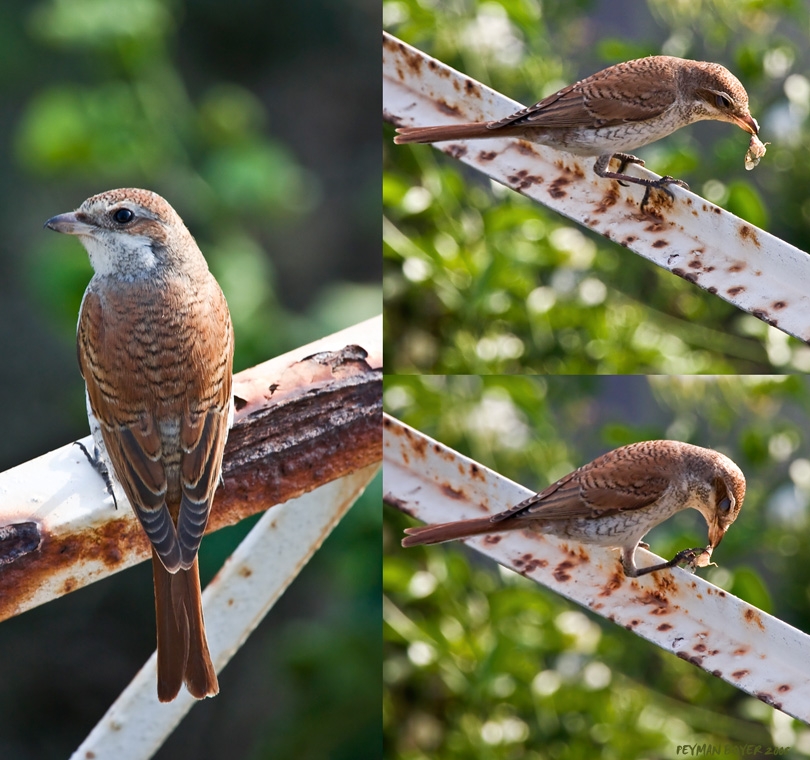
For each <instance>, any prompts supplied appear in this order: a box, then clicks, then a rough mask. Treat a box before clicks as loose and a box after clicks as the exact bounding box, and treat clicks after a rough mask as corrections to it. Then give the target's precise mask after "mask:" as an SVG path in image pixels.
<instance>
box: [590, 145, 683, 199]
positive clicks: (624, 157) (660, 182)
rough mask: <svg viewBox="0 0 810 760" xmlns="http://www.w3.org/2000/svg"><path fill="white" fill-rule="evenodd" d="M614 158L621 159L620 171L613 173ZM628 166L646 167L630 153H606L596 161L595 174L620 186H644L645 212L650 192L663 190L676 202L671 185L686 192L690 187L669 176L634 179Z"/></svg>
mask: <svg viewBox="0 0 810 760" xmlns="http://www.w3.org/2000/svg"><path fill="white" fill-rule="evenodd" d="M614 158H618V159H619V162H620V163H619V171H617V172H612V171H610V170H609V169H608V167H609V165H610V161H611V160H612V159H614ZM628 164H637V165H638V166H644V162H643V161H642V160H641V159H640V158H636V157H635V156H631V155H630V154H629V153H612V154H610V153H605V154H603V155H601V156H599V158H598V159H597V160H596V163H595V164H594V166H593V170H594V172H596V174H598V175H599V176H600V177H604V178H605V179H615V180H616V181H617V182H618V183H619V184H620V185H623V186H624V187H627V186H628V185H631V184H632V185H642V186H643V187H645V188H646V191H645V193H644V197H643V198H642V199H641V210H642V211H643V210H644V207H645V206H646V205H647V202H648V201H649V200H650V190H653V189H655V190H662V191H663V192H665V193H666V194H667V195H668V196H669V197H670V198H672V199H673V200H675V196H674V194H673V193H672V191H671V190H670V189H669V185H678V186H679V187H682V188H684V189H685V190H688V189H689V185H687V184H686V182H684V181H683V180H682V179H676V178H675V177H670V176H669V175H667V176H665V177H659V178H658V179H647V178H646V177H634V176H633V175H631V174H625V171H624V170H625V169H626V168H627V165H628Z"/></svg>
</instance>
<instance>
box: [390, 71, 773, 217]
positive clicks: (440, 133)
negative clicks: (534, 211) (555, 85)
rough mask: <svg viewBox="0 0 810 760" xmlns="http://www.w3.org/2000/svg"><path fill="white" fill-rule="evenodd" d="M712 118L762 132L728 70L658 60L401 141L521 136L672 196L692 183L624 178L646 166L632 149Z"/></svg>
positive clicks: (418, 131) (413, 131)
mask: <svg viewBox="0 0 810 760" xmlns="http://www.w3.org/2000/svg"><path fill="white" fill-rule="evenodd" d="M706 119H713V120H715V121H728V122H731V123H732V124H736V125H737V126H738V127H740V128H741V129H744V130H745V131H746V132H748V133H749V134H751V135H756V134H758V133H759V125H758V124H757V122H756V119H754V118H753V116H751V114H750V112H749V110H748V93H746V91H745V88H744V87H743V86H742V84H740V81H739V80H738V79H737V78H736V77H735V76H734V75H733V74H732V73H731V72H730V71H728V69H726V68H724V67H723V66H721V65H719V64H717V63H706V62H703V61H688V60H684V59H683V58H674V57H672V56H668V55H654V56H650V57H648V58H639V59H637V60H634V61H627V62H626V63H617V64H616V65H615V66H610V67H608V68H606V69H603V70H602V71H599V72H597V73H596V74H593V75H591V76H589V77H588V78H587V79H583V80H581V81H579V82H576V83H575V84H572V85H569V86H568V87H564V88H563V89H562V90H560V91H559V92H555V93H554V94H553V95H549V96H548V97H547V98H543V100H541V101H540V102H539V103H536V104H535V105H533V106H530V107H529V108H524V109H523V110H522V111H518V112H517V113H514V114H512V115H511V116H507V117H506V118H505V119H500V120H499V121H486V122H476V123H472V124H449V125H445V126H437V127H401V128H399V129H398V130H397V132H398V133H399V134H397V136H396V137H395V138H394V142H396V143H433V142H444V141H448V140H472V139H477V138H493V137H519V138H522V139H524V140H528V141H529V142H535V143H538V144H540V145H546V146H548V147H550V148H556V149H557V150H564V151H567V152H568V153H574V154H576V155H579V156H598V158H597V160H596V163H595V164H594V171H595V172H596V173H597V174H598V175H599V176H600V177H607V178H608V179H616V180H621V181H624V182H633V183H635V184H637V185H644V186H645V187H647V189H648V192H649V188H651V187H659V188H663V189H664V190H665V191H666V192H669V191H668V190H667V189H666V186H667V185H669V184H675V185H681V186H682V187H686V186H687V185H686V183H685V182H682V181H681V180H678V179H674V178H673V177H669V176H666V177H660V178H659V179H656V180H649V179H644V178H641V177H633V176H631V175H628V174H625V173H624V170H625V167H626V166H627V164H628V163H634V164H640V165H642V166H643V165H644V162H643V161H642V160H640V159H638V158H636V157H635V156H633V155H631V154H630V151H633V150H635V149H636V148H640V147H641V146H643V145H648V144H649V143H651V142H655V141H656V140H660V139H661V138H662V137H666V136H667V135H669V134H671V133H672V132H674V131H675V130H677V129H680V128H681V127H685V126H687V125H688V124H692V123H694V122H696V121H703V120H706ZM614 157H615V158H617V159H619V161H620V166H619V171H618V172H612V171H609V166H610V161H611V159H612V158H614ZM646 198H647V196H646V195H645V201H646ZM642 205H643V203H642Z"/></svg>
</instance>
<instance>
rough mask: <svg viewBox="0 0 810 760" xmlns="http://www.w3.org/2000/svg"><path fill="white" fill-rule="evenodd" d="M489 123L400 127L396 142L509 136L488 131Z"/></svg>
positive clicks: (429, 141) (498, 131) (499, 132)
mask: <svg viewBox="0 0 810 760" xmlns="http://www.w3.org/2000/svg"><path fill="white" fill-rule="evenodd" d="M489 123H490V122H486V121H485V122H478V123H473V124H447V125H444V126H440V127H400V128H399V129H397V136H396V137H395V138H394V142H395V143H397V144H398V145H401V144H402V143H434V142H443V141H445V140H474V139H476V138H486V137H508V136H509V133H508V132H506V131H504V129H499V130H497V132H493V130H491V129H487V124H489Z"/></svg>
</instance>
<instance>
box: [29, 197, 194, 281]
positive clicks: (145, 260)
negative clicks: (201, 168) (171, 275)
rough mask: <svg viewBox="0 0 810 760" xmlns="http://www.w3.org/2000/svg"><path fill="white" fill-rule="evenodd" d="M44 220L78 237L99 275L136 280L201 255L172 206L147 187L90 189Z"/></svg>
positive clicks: (46, 224) (53, 226)
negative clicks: (74, 203)
mask: <svg viewBox="0 0 810 760" xmlns="http://www.w3.org/2000/svg"><path fill="white" fill-rule="evenodd" d="M45 226H46V227H48V228H49V229H52V230H55V231H56V232H63V233H65V234H67V235H75V236H76V237H78V238H79V240H81V242H82V244H83V245H84V247H85V248H86V249H87V253H88V256H89V257H90V263H91V264H92V265H93V269H94V270H95V272H96V273H97V274H98V275H102V276H104V275H109V276H113V277H118V278H121V279H124V280H136V279H141V278H146V277H152V276H154V275H155V273H156V272H157V271H158V270H165V269H167V268H171V267H173V266H174V267H178V266H179V267H182V266H184V265H185V264H186V263H187V259H192V260H195V261H196V260H197V258H198V257H200V258H201V254H200V253H199V249H198V248H197V245H196V243H195V242H194V239H193V238H192V237H191V234H190V233H189V232H188V230H187V229H186V227H185V225H184V224H183V220H182V219H181V218H180V217H179V216H178V214H177V212H176V211H175V210H174V209H173V208H172V207H171V206H170V205H169V204H168V203H167V202H166V201H165V200H164V199H163V198H161V197H160V196H159V195H157V194H156V193H153V192H151V191H149V190H139V189H135V188H122V189H119V190H109V191H107V192H105V193H100V194H99V195H94V196H92V197H91V198H88V199H87V200H86V201H85V202H84V203H82V205H81V206H79V208H78V209H76V211H71V212H68V213H66V214H59V215H58V216H54V217H52V218H51V219H48V221H47V222H45Z"/></svg>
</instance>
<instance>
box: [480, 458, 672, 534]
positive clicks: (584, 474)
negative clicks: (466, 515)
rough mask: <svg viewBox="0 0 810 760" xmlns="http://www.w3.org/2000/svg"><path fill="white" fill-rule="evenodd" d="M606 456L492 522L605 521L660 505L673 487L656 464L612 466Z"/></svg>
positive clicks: (625, 463) (627, 461) (581, 468)
mask: <svg viewBox="0 0 810 760" xmlns="http://www.w3.org/2000/svg"><path fill="white" fill-rule="evenodd" d="M611 453H612V452H610V453H609V454H606V455H604V456H602V457H599V458H598V459H595V460H594V461H593V462H591V463H590V464H587V465H585V466H584V467H580V468H579V469H578V470H575V471H574V472H572V473H570V474H568V475H566V476H565V477H564V478H562V479H561V480H558V481H557V482H556V483H553V484H552V485H550V486H549V487H548V488H546V489H545V490H543V491H541V492H540V493H538V494H535V495H534V496H531V497H529V498H528V499H526V500H525V501H523V502H521V503H520V504H517V505H516V506H514V507H513V508H512V509H510V510H507V511H506V512H501V513H500V514H499V515H496V516H495V517H494V518H493V522H500V521H502V520H506V519H512V518H516V519H530V520H538V519H540V520H564V519H566V518H572V517H573V518H576V517H586V518H594V517H602V516H606V515H610V514H615V513H616V512H625V511H628V510H633V509H641V508H642V507H646V506H648V505H650V504H652V503H654V502H655V501H657V500H658V499H659V498H660V497H661V496H662V495H663V493H664V491H666V489H667V488H668V487H669V485H670V477H669V475H668V473H667V472H666V470H665V468H664V467H663V466H659V465H658V464H657V463H656V462H652V463H651V462H644V463H643V464H638V463H634V462H633V461H632V459H624V460H622V462H621V466H620V467H612V466H611V464H610V463H611V458H610V454H611Z"/></svg>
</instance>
